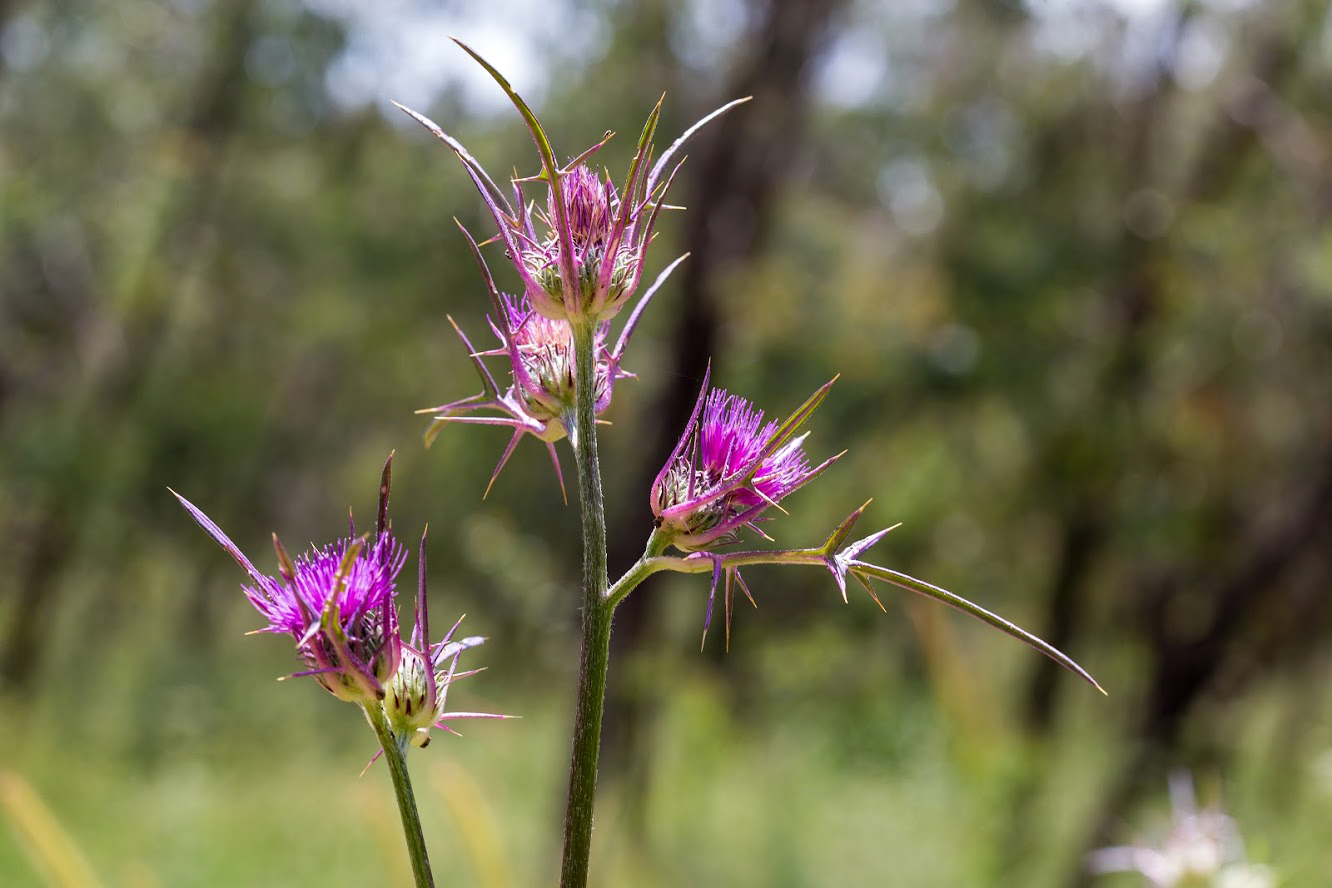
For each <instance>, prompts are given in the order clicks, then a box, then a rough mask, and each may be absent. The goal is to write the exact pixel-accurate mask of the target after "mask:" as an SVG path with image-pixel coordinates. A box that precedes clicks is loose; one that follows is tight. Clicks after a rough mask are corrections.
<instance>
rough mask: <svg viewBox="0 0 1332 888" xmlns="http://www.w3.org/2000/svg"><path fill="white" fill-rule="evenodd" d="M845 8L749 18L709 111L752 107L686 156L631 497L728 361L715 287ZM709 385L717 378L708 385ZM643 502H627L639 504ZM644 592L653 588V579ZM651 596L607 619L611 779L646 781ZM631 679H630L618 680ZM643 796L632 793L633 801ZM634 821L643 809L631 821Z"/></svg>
mask: <svg viewBox="0 0 1332 888" xmlns="http://www.w3.org/2000/svg"><path fill="white" fill-rule="evenodd" d="M843 6H844V0H768V2H765V3H763V4H762V5H761V9H760V11H759V14H758V15H757V16H756V26H755V29H754V31H753V33H752V35H751V36H750V38H749V40H748V44H747V45H746V46H745V47H744V48H743V49H742V50H741V51H740V52H739V57H740V59H741V61H740V62H739V64H738V65H737V67H736V68H735V70H734V72H733V73H732V75H731V78H730V79H729V81H728V82H727V84H726V86H725V88H724V89H723V90H722V91H721V92H720V94H719V95H716V96H714V97H713V98H712V100H711V101H712V104H713V105H717V104H721V103H723V102H726V101H730V100H731V99H733V98H738V97H741V96H753V97H754V98H753V101H751V102H749V103H748V104H746V105H742V106H741V107H739V108H737V109H736V110H734V111H732V112H730V113H729V114H727V115H725V116H724V117H722V118H721V119H720V120H718V121H717V122H716V123H714V124H712V126H711V127H710V128H709V129H708V130H705V131H704V133H703V134H701V135H700V136H699V138H698V141H697V142H696V143H695V147H694V148H693V149H692V150H691V152H690V158H689V162H688V163H687V164H686V166H685V170H686V172H687V173H688V174H689V178H688V179H687V182H688V186H687V187H688V195H687V201H686V206H687V207H688V213H687V216H686V223H685V226H686V227H685V233H684V237H685V249H687V250H688V251H689V253H690V257H689V259H688V260H687V261H686V262H685V264H684V266H683V268H681V270H680V272H679V275H680V277H681V280H682V283H681V298H682V302H681V307H680V310H679V313H678V315H677V320H676V324H675V332H674V334H673V336H672V346H671V355H672V357H671V366H670V367H668V368H667V369H666V372H665V373H664V378H666V379H668V380H670V385H669V386H668V388H667V389H666V390H665V391H664V392H663V393H662V395H661V400H660V404H659V406H658V408H657V409H656V410H653V411H650V412H649V414H648V415H649V416H650V417H653V418H655V424H654V427H653V428H652V429H651V430H650V431H648V432H646V436H647V437H648V439H649V440H650V441H651V443H650V445H649V446H647V447H646V448H644V451H643V453H644V460H643V462H642V463H641V464H640V465H639V467H638V469H637V470H636V473H635V479H636V480H635V482H634V485H633V487H632V488H631V489H633V490H639V491H643V492H644V493H645V492H646V491H647V490H649V489H650V487H651V485H652V482H653V480H654V479H655V478H656V474H657V472H658V470H659V469H660V468H661V465H662V463H663V462H665V460H666V457H667V456H668V455H669V454H670V451H671V449H672V448H673V447H674V446H675V443H676V441H677V440H678V438H679V436H680V433H681V431H682V430H683V429H684V425H685V423H686V422H687V421H688V419H689V414H690V412H691V411H692V409H693V406H694V401H695V399H696V398H697V397H698V390H699V386H700V384H701V383H702V381H703V373H704V371H705V369H706V367H707V365H708V362H709V360H711V361H712V362H713V365H714V373H716V372H717V369H718V366H719V365H722V364H724V363H725V358H724V355H722V354H721V353H720V352H719V349H718V346H719V341H718V332H717V331H718V294H719V291H720V288H721V281H722V279H723V277H724V276H725V275H726V273H727V272H728V271H729V270H730V269H731V268H733V267H734V266H736V265H738V264H741V263H744V262H747V261H749V260H750V259H752V258H753V257H754V256H755V255H756V254H757V253H758V252H760V250H761V249H762V245H763V242H764V238H765V236H766V234H767V231H768V228H769V225H770V224H771V218H772V208H773V206H774V204H775V202H776V199H777V196H778V194H779V191H780V188H781V182H782V178H783V177H784V176H786V175H787V174H788V173H789V170H790V168H791V164H792V161H793V160H794V158H795V157H796V155H797V153H798V151H799V150H800V147H801V140H802V136H803V135H804V132H805V124H806V117H807V114H808V111H809V90H808V73H809V70H810V62H811V61H812V60H813V59H814V58H816V57H817V55H818V53H819V52H820V50H821V49H823V47H824V44H825V42H826V41H827V40H828V39H829V37H830V36H831V33H832V28H833V25H834V22H835V20H836V17H837V15H838V13H839V12H840V10H841V9H842V8H843ZM716 378H717V377H716V376H714V379H716ZM644 498H645V496H644V497H638V498H636V499H634V500H633V501H634V502H635V503H642V502H643V501H644ZM612 527H614V528H615V532H614V533H613V534H612V536H611V539H610V553H611V564H612V565H626V564H630V563H632V562H633V561H634V559H636V558H637V557H638V555H639V553H640V552H641V551H642V547H643V541H644V540H645V539H646V538H647V534H648V532H649V531H650V529H651V527H650V524H649V522H648V520H647V516H644V515H637V514H635V515H633V516H624V517H622V518H621V519H620V520H618V521H615V522H613V524H612ZM645 585H646V586H648V587H650V586H651V585H652V581H649V582H648V583H647V584H645ZM654 600H655V596H654V595H653V593H652V590H651V589H650V588H645V589H642V590H640V591H639V592H637V593H636V594H634V595H632V596H630V598H629V599H627V600H626V601H625V602H624V603H623V604H622V605H621V606H620V608H619V610H618V612H617V614H616V621H615V634H614V635H613V636H612V647H613V649H614V656H615V659H616V661H617V662H618V664H619V666H618V667H617V668H616V669H615V670H612V677H611V684H610V696H609V699H608V701H607V708H606V717H605V718H606V722H605V723H606V729H605V733H604V755H605V758H604V759H603V761H605V762H606V763H607V766H608V769H614V770H619V771H620V772H621V773H627V774H628V775H629V778H630V779H631V780H634V781H635V782H636V783H640V784H641V783H642V782H643V781H644V780H645V777H646V773H645V769H646V763H645V758H646V756H647V754H648V752H647V750H646V747H645V742H646V738H645V733H646V731H647V729H648V728H647V726H648V724H649V723H650V719H651V705H652V704H651V701H649V700H648V699H646V698H645V697H644V695H643V693H642V692H641V690H640V689H639V688H638V687H636V686H635V683H634V682H633V675H634V671H635V670H634V669H633V668H632V664H631V662H630V657H631V656H634V655H635V654H641V652H642V650H643V648H644V647H645V646H647V645H649V644H650V633H651V627H652V625H653V622H654V621H653V614H654V613H655V608H654ZM626 679H628V680H626ZM642 789H645V787H644V786H641V785H640V786H639V790H640V791H639V792H633V793H630V794H629V797H630V798H638V799H642V798H643V797H644V796H643V793H642V792H641V790H642ZM638 813H639V815H640V816H641V813H642V812H641V809H640V811H639V812H638Z"/></svg>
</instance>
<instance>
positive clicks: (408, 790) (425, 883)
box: [365, 706, 435, 888]
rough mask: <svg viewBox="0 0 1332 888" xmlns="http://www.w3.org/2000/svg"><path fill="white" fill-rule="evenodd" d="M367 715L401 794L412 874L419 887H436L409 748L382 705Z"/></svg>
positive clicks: (369, 708)
mask: <svg viewBox="0 0 1332 888" xmlns="http://www.w3.org/2000/svg"><path fill="white" fill-rule="evenodd" d="M365 717H366V718H367V719H368V720H369V721H370V727H372V728H374V729H375V736H376V737H378V738H379V745H380V746H381V747H382V748H383V750H384V760H385V761H387V762H388V768H389V774H390V775H391V776H392V777H393V792H394V794H395V795H396V796H397V797H398V813H399V814H401V815H402V832H403V836H404V837H405V838H406V839H407V856H408V857H409V858H411V861H412V877H413V878H414V879H415V880H416V888H435V878H434V876H432V875H431V874H430V856H429V855H428V854H427V853H426V843H425V836H424V835H423V834H422V832H421V815H420V814H418V813H417V811H416V795H415V794H414V793H413V792H412V778H411V777H410V776H409V775H408V774H407V757H406V750H405V749H404V748H403V747H402V746H401V745H399V744H398V740H397V738H396V737H395V736H394V734H393V731H392V729H391V728H389V724H388V719H387V718H386V717H385V716H384V709H383V707H382V706H366V707H365Z"/></svg>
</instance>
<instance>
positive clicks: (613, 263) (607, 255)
mask: <svg viewBox="0 0 1332 888" xmlns="http://www.w3.org/2000/svg"><path fill="white" fill-rule="evenodd" d="M454 42H456V43H458V45H459V46H461V47H462V48H463V50H464V51H466V52H467V53H468V55H470V56H472V58H474V59H476V61H477V62H479V63H480V64H481V66H482V67H483V68H485V69H486V71H487V72H488V73H489V74H490V75H491V76H492V77H493V78H494V79H495V81H496V82H497V83H498V84H499V85H500V87H501V88H502V89H503V90H504V91H505V93H506V94H507V95H508V96H509V99H510V100H511V101H512V102H513V104H514V106H515V107H516V108H517V109H518V112H519V113H520V114H521V115H522V117H523V120H524V121H525V122H526V123H527V126H528V129H529V131H530V132H531V134H532V138H533V140H534V141H535V142H536V146H537V150H538V153H539V154H540V156H541V173H540V174H539V175H537V176H533V177H529V178H524V179H514V180H513V182H512V183H511V184H512V188H513V200H512V202H510V200H509V198H508V197H507V196H506V194H505V193H504V191H503V190H501V189H500V188H499V186H497V185H496V184H495V182H494V180H493V179H491V177H490V175H489V174H488V173H486V171H485V169H483V168H482V167H481V165H480V164H479V163H477V161H476V160H475V159H474V158H473V157H472V156H471V155H470V154H469V153H468V152H467V149H465V148H464V147H463V146H462V144H461V143H459V142H458V141H457V140H455V139H454V138H453V137H451V136H449V135H448V134H447V133H445V132H444V131H443V130H442V129H440V127H439V126H438V125H436V124H435V123H434V122H433V121H431V120H430V119H428V118H426V117H424V116H422V115H421V114H418V113H416V112H415V111H412V110H411V109H410V108H406V107H404V106H402V105H398V107H399V108H401V109H402V110H403V111H405V112H406V113H407V114H409V115H411V116H412V117H413V118H414V119H415V120H416V121H417V122H419V123H420V124H421V125H423V126H424V127H425V128H426V129H428V130H430V132H432V133H433V134H434V135H435V136H436V137H437V138H439V139H440V140H441V141H443V142H444V143H445V144H446V145H448V146H449V147H450V148H451V149H453V151H454V153H456V154H457V155H458V157H459V158H460V159H461V160H462V162H463V165H464V167H466V169H467V174H468V175H469V176H470V177H471V179H472V182H473V183H474V184H475V185H476V187H477V190H478V191H480V193H481V198H482V200H483V201H485V204H486V207H487V209H489V210H490V214H491V216H492V218H493V219H494V221H495V225H496V227H497V228H498V230H499V238H500V240H501V241H502V242H503V243H504V247H505V252H506V253H507V255H508V257H509V259H510V260H511V261H512V262H513V265H514V268H515V269H516V271H517V272H518V276H519V277H520V278H521V279H522V282H523V291H524V295H525V296H526V297H527V299H528V300H529V301H530V303H531V305H532V307H533V309H535V310H536V311H537V312H538V313H539V314H540V315H542V316H543V317H546V318H550V319H552V320H569V319H589V320H593V321H605V320H609V319H610V318H612V317H614V316H615V314H616V313H618V312H619V311H620V309H621V308H623V307H624V305H625V303H626V302H627V301H628V300H629V298H630V297H631V296H632V295H633V293H634V291H635V290H636V289H637V287H638V284H639V282H640V281H641V279H642V275H643V264H644V263H643V259H644V256H645V254H646V252H647V247H648V244H649V243H650V242H651V240H652V232H653V228H654V227H655V225H656V222H657V215H658V213H660V211H661V209H662V208H663V207H664V206H665V196H666V192H667V191H668V190H669V189H670V186H671V183H672V181H673V180H674V178H675V175H676V173H677V172H678V171H679V168H680V162H677V161H675V158H676V156H677V154H678V153H679V151H680V149H681V148H683V147H684V145H685V144H686V143H687V142H688V141H689V140H690V139H691V138H693V136H694V134H695V133H697V132H698V130H699V129H700V128H701V127H702V126H703V125H705V124H706V123H708V122H709V121H711V120H712V119H714V118H715V117H717V116H718V115H720V114H722V113H724V112H726V111H728V110H730V109H731V108H733V107H734V106H736V105H738V104H740V103H742V102H745V101H748V99H739V100H737V101H734V102H730V103H729V104H727V105H724V106H722V107H721V108H719V109H717V110H716V111H713V112H712V113H711V114H709V115H707V116H706V117H704V118H703V119H702V120H700V121H698V122H697V123H695V124H694V125H693V126H692V127H690V128H689V129H688V130H686V131H685V133H684V135H682V136H681V137H680V138H679V139H677V140H676V141H675V142H674V143H673V144H672V145H671V146H670V147H669V148H668V149H667V150H666V151H665V152H664V153H663V154H662V155H661V157H660V158H659V159H658V160H657V162H656V163H655V164H650V158H651V155H652V139H653V136H654V135H655V133H656V128H657V122H658V120H659V118H660V116H661V102H660V101H658V102H657V105H656V107H655V108H653V110H652V113H651V114H649V115H648V119H647V122H646V123H645V124H644V126H643V131H642V133H641V135H640V136H639V140H638V146H637V150H636V152H635V154H634V158H633V161H632V162H631V163H630V166H629V174H628V176H627V178H626V180H625V183H624V187H623V188H622V189H621V190H620V191H619V192H617V191H616V190H615V188H614V186H613V185H612V184H611V183H610V181H609V179H608V180H606V181H605V182H602V181H601V179H600V178H599V177H598V176H597V174H596V173H594V172H593V171H592V170H591V169H589V168H588V167H587V165H586V164H585V163H584V162H585V161H586V160H587V158H589V157H590V156H591V155H592V154H594V153H595V152H596V151H597V150H598V149H599V148H601V146H603V145H605V144H606V142H607V141H608V140H609V139H610V137H611V134H610V133H607V134H606V136H605V137H604V138H603V139H602V140H601V141H600V142H598V143H597V144H595V145H593V146H592V147H591V148H589V149H587V150H586V151H584V152H583V153H582V154H580V155H578V156H577V157H575V158H574V159H573V160H571V161H570V162H569V163H568V164H566V165H565V166H563V167H561V166H559V165H558V164H557V163H556V160H555V151H554V149H553V148H552V147H551V144H550V140H549V139H548V138H547V136H546V133H545V131H544V130H543V129H542V127H541V123H540V121H538V120H537V118H536V115H535V114H533V113H532V110H531V109H530V108H529V107H528V106H527V103H526V102H524V101H523V100H522V98H520V97H519V95H518V94H517V93H516V92H514V90H513V88H512V87H511V86H510V85H509V83H508V81H507V80H505V79H504V78H503V77H502V76H501V75H500V73H499V72H498V71H496V70H495V69H494V68H493V67H491V65H490V64H489V63H488V62H486V61H485V59H483V58H481V57H480V56H479V55H477V54H476V53H475V52H473V51H472V49H471V48H470V47H468V46H467V45H466V44H464V43H462V42H461V41H457V40H455V41H454ZM668 171H669V172H668ZM538 181H539V182H543V183H544V184H545V185H546V188H547V199H546V210H545V213H544V214H542V213H540V212H539V211H536V210H535V204H533V203H532V202H530V201H529V200H528V199H527V198H526V197H525V196H524V194H523V186H524V185H526V184H528V183H531V182H538ZM534 214H535V216H536V218H535V219H534ZM538 222H539V223H541V225H540V229H541V230H538V225H537V224H536V223H538Z"/></svg>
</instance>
